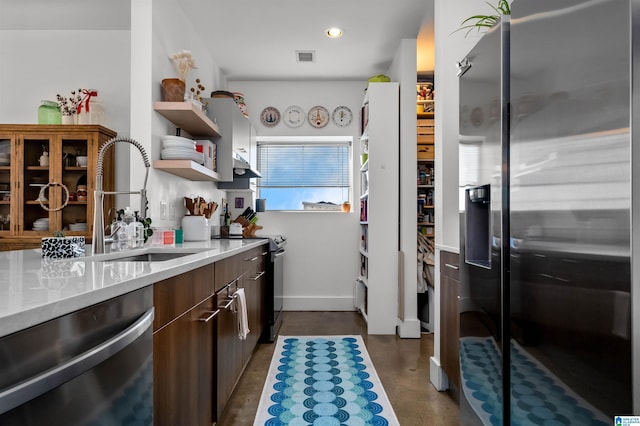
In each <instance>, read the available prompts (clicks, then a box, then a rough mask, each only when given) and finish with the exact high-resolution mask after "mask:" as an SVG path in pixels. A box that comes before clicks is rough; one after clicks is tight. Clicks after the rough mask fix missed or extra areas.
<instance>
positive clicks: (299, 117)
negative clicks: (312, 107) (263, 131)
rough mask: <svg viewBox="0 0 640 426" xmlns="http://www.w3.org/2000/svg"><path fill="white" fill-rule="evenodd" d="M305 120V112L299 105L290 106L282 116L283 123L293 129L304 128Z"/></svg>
mask: <svg viewBox="0 0 640 426" xmlns="http://www.w3.org/2000/svg"><path fill="white" fill-rule="evenodd" d="M305 118H306V115H305V113H304V110H303V109H302V108H300V107H299V106H297V105H292V106H290V107H289V108H287V109H286V110H285V111H284V114H282V122H283V123H284V124H286V125H287V126H289V127H293V128H296V127H300V126H302V124H303V123H304V120H305Z"/></svg>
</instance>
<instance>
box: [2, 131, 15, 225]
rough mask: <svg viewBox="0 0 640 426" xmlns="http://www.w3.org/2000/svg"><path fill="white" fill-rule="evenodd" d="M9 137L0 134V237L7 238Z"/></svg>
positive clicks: (11, 186)
mask: <svg viewBox="0 0 640 426" xmlns="http://www.w3.org/2000/svg"><path fill="white" fill-rule="evenodd" d="M11 141H12V137H11V135H4V134H0V235H2V236H7V235H9V233H10V229H11V195H12V194H11V190H12V188H13V180H12V175H11V160H12V158H11V145H12V144H11Z"/></svg>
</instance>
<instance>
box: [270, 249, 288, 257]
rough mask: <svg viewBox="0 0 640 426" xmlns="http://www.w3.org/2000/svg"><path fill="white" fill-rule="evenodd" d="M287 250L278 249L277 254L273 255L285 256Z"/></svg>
mask: <svg viewBox="0 0 640 426" xmlns="http://www.w3.org/2000/svg"><path fill="white" fill-rule="evenodd" d="M285 253H286V252H285V251H284V250H281V251H278V252H276V254H274V255H273V257H280V256H284V254H285Z"/></svg>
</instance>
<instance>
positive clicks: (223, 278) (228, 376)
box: [216, 246, 267, 420]
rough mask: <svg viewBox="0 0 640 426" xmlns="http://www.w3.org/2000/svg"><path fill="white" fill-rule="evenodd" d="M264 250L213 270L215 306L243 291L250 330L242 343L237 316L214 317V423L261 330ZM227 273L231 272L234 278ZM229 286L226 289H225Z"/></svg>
mask: <svg viewBox="0 0 640 426" xmlns="http://www.w3.org/2000/svg"><path fill="white" fill-rule="evenodd" d="M266 254H267V249H266V246H261V247H258V248H255V249H252V250H248V251H246V252H244V253H241V254H238V255H236V256H234V257H231V258H228V259H225V260H223V261H222V262H221V263H224V267H222V268H217V267H216V289H217V295H218V306H221V307H224V305H225V304H226V301H227V300H228V298H227V294H229V295H232V294H233V293H234V292H235V290H236V289H238V288H243V289H244V291H245V297H246V300H247V318H248V321H249V329H250V330H251V331H250V333H249V335H248V336H247V339H246V340H240V339H239V337H238V317H237V315H238V313H237V312H234V311H231V310H227V309H221V310H220V314H219V316H218V338H217V348H218V360H217V369H218V380H217V403H216V420H220V419H221V418H222V414H223V412H224V409H225V407H226V404H227V402H228V401H229V398H230V397H231V394H232V393H233V390H234V389H235V387H236V384H237V383H238V380H239V379H240V376H241V375H242V372H243V371H244V368H245V367H246V366H247V364H248V362H249V359H250V358H251V355H252V354H253V351H254V350H255V347H256V345H257V343H258V339H259V338H260V336H261V334H262V330H263V328H264V286H265V282H266V281H265V274H264V271H265V270H266V264H265V259H266ZM229 271H235V272H236V274H237V275H236V276H235V277H234V276H233V274H230V272H229ZM229 284H231V285H230V286H229V287H228V289H229V290H228V291H227V286H228V285H229Z"/></svg>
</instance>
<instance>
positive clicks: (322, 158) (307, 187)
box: [257, 138, 351, 210]
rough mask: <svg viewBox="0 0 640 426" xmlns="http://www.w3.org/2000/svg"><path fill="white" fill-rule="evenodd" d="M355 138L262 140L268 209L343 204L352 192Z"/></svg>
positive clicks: (263, 184)
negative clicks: (352, 142)
mask: <svg viewBox="0 0 640 426" xmlns="http://www.w3.org/2000/svg"><path fill="white" fill-rule="evenodd" d="M350 139H351V138H348V139H346V138H343V139H342V140H339V141H335V140H333V141H323V140H318V139H314V140H312V141H305V140H304V139H302V138H301V139H300V140H295V139H294V140H291V139H287V140H286V141H277V140H276V141H273V140H272V141H269V142H261V141H258V144H257V145H258V153H257V154H258V155H257V157H258V158H257V160H258V170H260V174H261V175H262V178H260V179H258V182H257V185H258V191H259V194H260V197H262V198H267V209H268V210H306V209H310V205H313V204H315V203H328V204H335V205H339V204H342V203H343V202H344V201H349V199H350V193H351V166H350V164H351V142H350Z"/></svg>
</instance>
